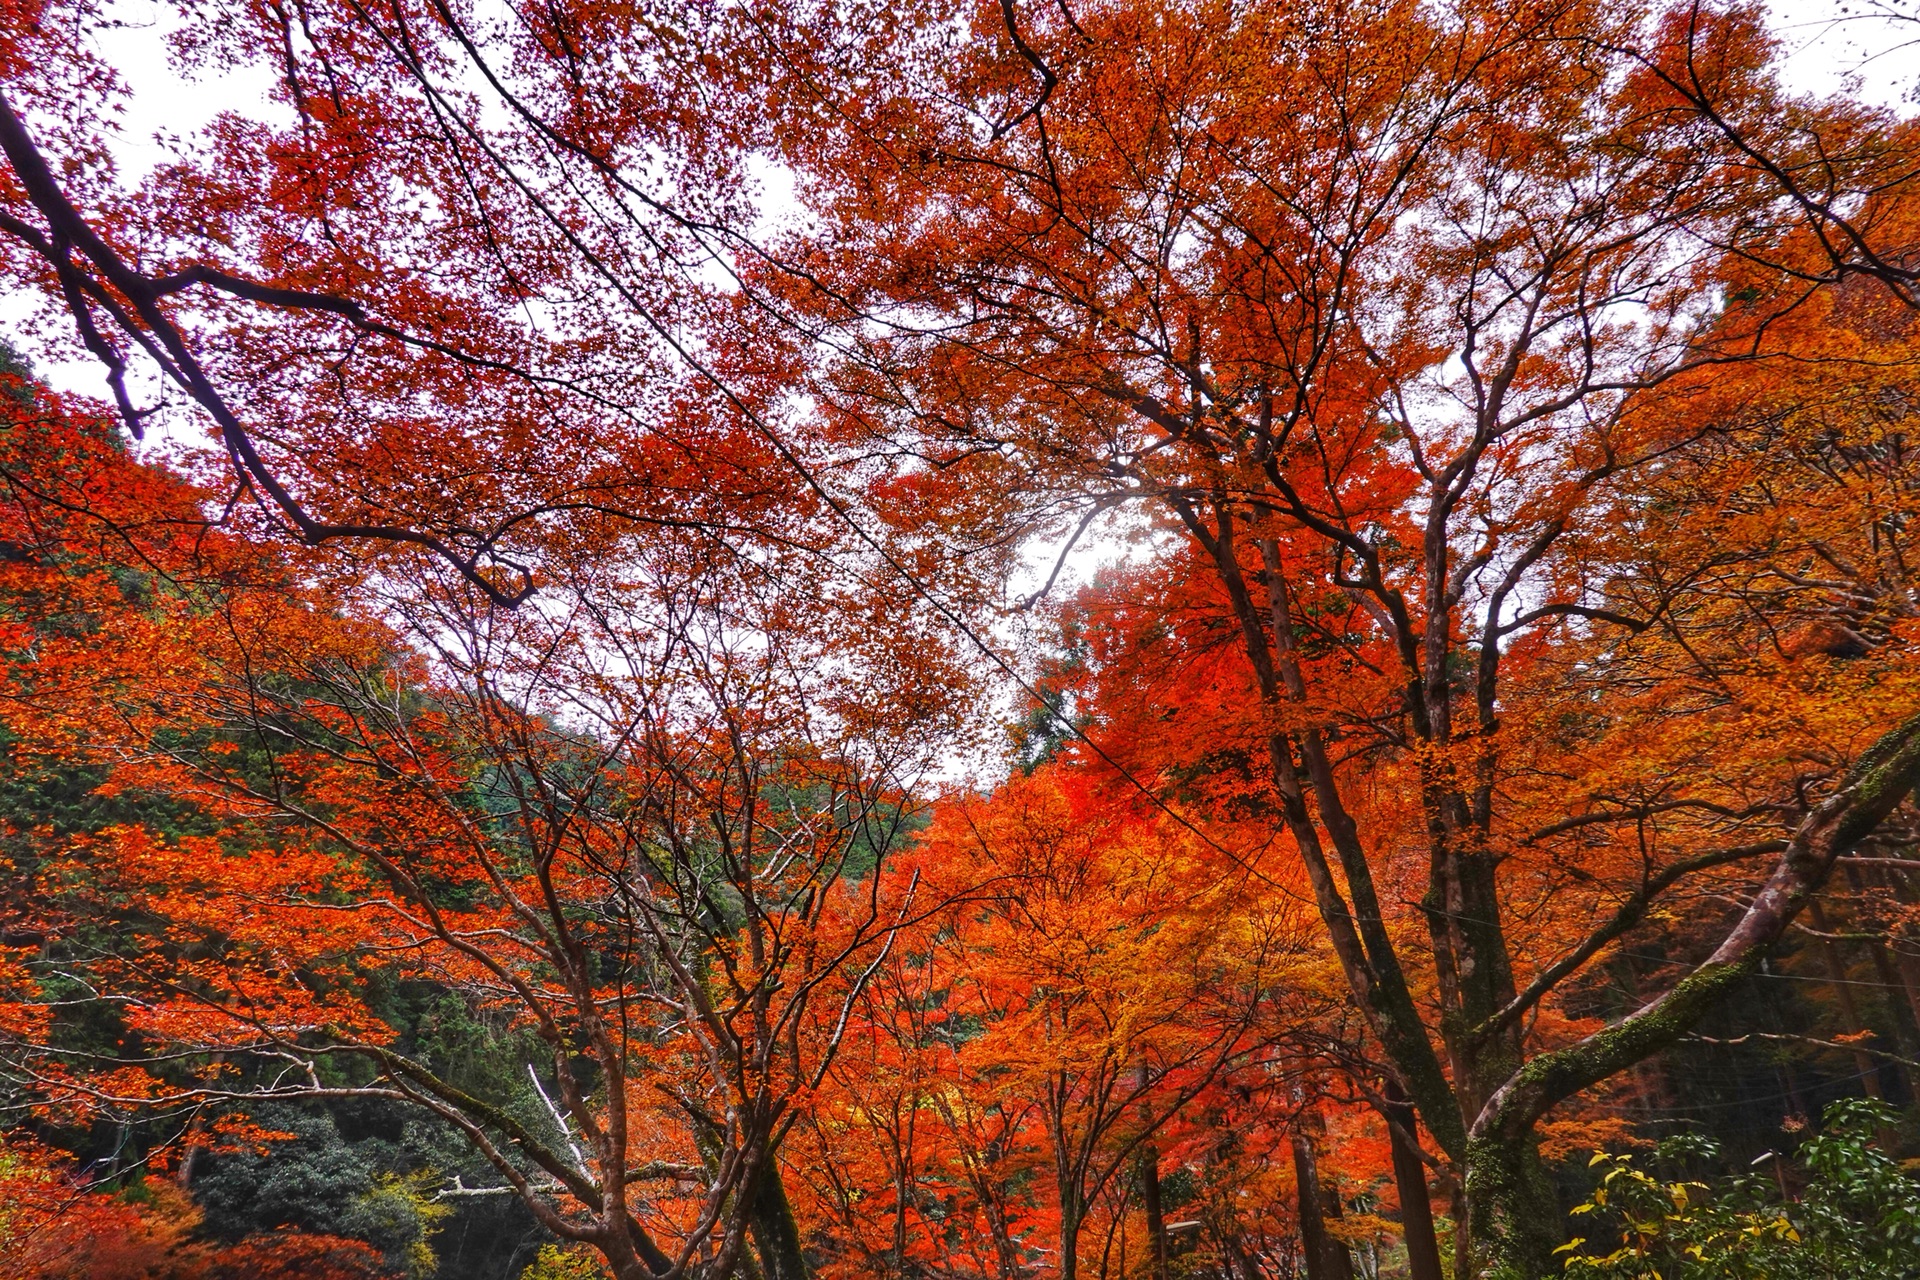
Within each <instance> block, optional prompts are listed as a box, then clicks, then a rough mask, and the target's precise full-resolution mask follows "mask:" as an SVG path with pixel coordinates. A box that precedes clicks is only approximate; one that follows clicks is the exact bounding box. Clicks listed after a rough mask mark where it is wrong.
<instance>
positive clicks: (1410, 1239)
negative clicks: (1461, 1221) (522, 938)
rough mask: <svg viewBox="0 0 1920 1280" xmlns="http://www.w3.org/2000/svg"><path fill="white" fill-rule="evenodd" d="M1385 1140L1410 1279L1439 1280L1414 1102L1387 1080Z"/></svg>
mask: <svg viewBox="0 0 1920 1280" xmlns="http://www.w3.org/2000/svg"><path fill="white" fill-rule="evenodd" d="M1386 1102H1387V1112H1386V1119H1387V1141H1388V1142H1389V1144H1390V1145H1391V1146H1392V1149H1393V1181H1394V1185H1395V1186H1396V1187H1397V1188H1399V1191H1400V1227H1401V1230H1402V1231H1403V1232H1404V1233H1405V1234H1406V1238H1407V1275H1408V1277H1409V1280H1442V1278H1443V1276H1444V1275H1445V1273H1444V1272H1443V1271H1442V1270H1441V1269H1440V1241H1439V1238H1438V1237H1437V1236H1435V1235H1434V1231H1433V1202H1432V1200H1431V1199H1430V1198H1429V1196H1428V1192H1427V1163H1426V1161H1424V1160H1422V1159H1421V1158H1420V1142H1419V1138H1418V1136H1417V1135H1418V1134H1419V1132H1420V1131H1419V1129H1418V1127H1417V1126H1418V1123H1419V1122H1418V1121H1417V1120H1416V1119H1415V1117H1414V1110H1413V1104H1412V1103H1410V1102H1408V1101H1407V1100H1406V1097H1405V1095H1404V1094H1402V1092H1401V1091H1400V1089H1399V1087H1398V1086H1396V1085H1395V1084H1394V1083H1393V1082H1392V1081H1388V1082H1387V1087H1386Z"/></svg>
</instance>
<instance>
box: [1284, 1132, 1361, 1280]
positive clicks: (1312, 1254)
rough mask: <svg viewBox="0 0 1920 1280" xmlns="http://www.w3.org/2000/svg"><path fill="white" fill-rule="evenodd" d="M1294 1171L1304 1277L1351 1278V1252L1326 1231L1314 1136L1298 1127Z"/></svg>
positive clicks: (1319, 1279) (1318, 1279) (1323, 1279)
mask: <svg viewBox="0 0 1920 1280" xmlns="http://www.w3.org/2000/svg"><path fill="white" fill-rule="evenodd" d="M1293 1174H1294V1181H1295V1182H1296V1184H1297V1185H1298V1187H1299V1192H1300V1247H1301V1251H1302V1252H1303V1253H1305V1254H1306V1255H1307V1280H1353V1257H1352V1255H1350V1254H1349V1253H1348V1252H1347V1246H1346V1245H1345V1244H1344V1243H1342V1242H1341V1241H1339V1240H1337V1239H1335V1238H1334V1237H1333V1236H1332V1235H1330V1234H1329V1233H1328V1231H1327V1223H1326V1213H1325V1204H1326V1198H1325V1195H1324V1194H1323V1193H1322V1191H1321V1189H1320V1165H1319V1162H1318V1161H1317V1160H1316V1159H1315V1158H1314V1154H1313V1139H1312V1138H1310V1137H1308V1136H1307V1135H1306V1134H1305V1133H1302V1132H1300V1131H1299V1130H1298V1129H1296V1130H1295V1131H1294V1134H1293Z"/></svg>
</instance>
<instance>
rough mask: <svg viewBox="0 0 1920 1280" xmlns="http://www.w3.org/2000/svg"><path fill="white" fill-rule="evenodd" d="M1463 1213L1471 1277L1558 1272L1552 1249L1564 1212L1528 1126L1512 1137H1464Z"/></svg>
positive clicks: (1522, 1279)
mask: <svg viewBox="0 0 1920 1280" xmlns="http://www.w3.org/2000/svg"><path fill="white" fill-rule="evenodd" d="M1467 1214H1468V1221H1467V1224H1466V1227H1467V1232H1468V1238H1469V1240H1470V1241H1471V1253H1470V1257H1471V1259H1472V1275H1473V1277H1474V1280H1543V1277H1547V1276H1557V1275H1559V1274H1560V1272H1561V1270H1562V1267H1561V1265H1560V1259H1559V1258H1558V1257H1557V1256H1556V1255H1555V1254H1554V1250H1555V1249H1557V1248H1559V1247H1560V1244H1561V1243H1562V1241H1563V1240H1564V1238H1565V1231H1564V1230H1563V1228H1564V1226H1565V1223H1566V1215H1565V1214H1564V1213H1563V1212H1562V1210H1561V1208H1560V1202H1559V1198H1558V1197H1557V1196H1556V1195H1555V1194H1554V1190H1553V1184H1552V1182H1550V1181H1549V1180H1548V1178H1547V1171H1546V1169H1545V1167H1544V1166H1542V1165H1541V1163H1540V1152H1539V1149H1538V1147H1537V1146H1536V1144H1535V1141H1534V1138H1533V1134H1532V1132H1531V1130H1529V1132H1528V1133H1526V1134H1525V1135H1524V1136H1522V1137H1520V1138H1518V1139H1508V1138H1490V1137H1485V1136H1475V1137H1474V1138H1472V1139H1470V1140H1469V1141H1468V1145H1467ZM1457 1229H1458V1228H1457V1227H1456V1230H1457Z"/></svg>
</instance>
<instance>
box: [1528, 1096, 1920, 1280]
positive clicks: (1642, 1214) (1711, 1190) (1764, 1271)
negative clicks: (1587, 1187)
mask: <svg viewBox="0 0 1920 1280" xmlns="http://www.w3.org/2000/svg"><path fill="white" fill-rule="evenodd" d="M1894 1119H1895V1115H1894V1112H1893V1111H1892V1110H1891V1109H1890V1108H1888V1107H1887V1106H1886V1105H1884V1104H1883V1103H1879V1102H1870V1101H1865V1100H1861V1099H1849V1100H1847V1101H1843V1102H1837V1103H1835V1104H1834V1105H1833V1106H1831V1107H1829V1108H1828V1109H1827V1114H1826V1125H1825V1127H1824V1128H1823V1129H1822V1131H1821V1132H1820V1133H1819V1134H1817V1135H1816V1136H1814V1137H1811V1138H1808V1139H1807V1140H1806V1141H1805V1142H1803V1143H1802V1144H1801V1145H1800V1149H1799V1151H1798V1152H1797V1153H1796V1155H1795V1157H1794V1160H1793V1164H1792V1176H1791V1177H1790V1178H1789V1179H1786V1180H1785V1181H1787V1182H1789V1183H1791V1184H1794V1185H1797V1186H1799V1187H1800V1190H1799V1192H1798V1195H1797V1197H1792V1198H1790V1197H1789V1196H1787V1195H1786V1194H1784V1193H1783V1191H1782V1186H1781V1181H1780V1180H1776V1176H1775V1174H1776V1173H1777V1171H1776V1170H1775V1169H1773V1168H1772V1167H1771V1166H1772V1165H1773V1162H1774V1161H1775V1160H1776V1159H1780V1158H1781V1157H1777V1156H1774V1155H1772V1154H1769V1155H1767V1156H1764V1157H1762V1158H1761V1159H1760V1160H1758V1161H1756V1162H1755V1163H1754V1165H1753V1167H1752V1169H1751V1170H1749V1171H1748V1172H1745V1173H1741V1174H1738V1175H1735V1176H1732V1177H1729V1178H1725V1179H1722V1180H1719V1181H1718V1182H1716V1183H1715V1184H1713V1185H1708V1184H1706V1183H1701V1182H1689V1181H1675V1182H1669V1181H1665V1180H1663V1179H1661V1178H1659V1177H1656V1176H1655V1175H1654V1174H1652V1173H1649V1172H1647V1171H1646V1170H1645V1169H1643V1168H1641V1167H1639V1165H1637V1164H1636V1163H1635V1161H1634V1159H1633V1157H1631V1156H1625V1155H1609V1154H1607V1153H1605V1152H1601V1153H1599V1154H1597V1155H1595V1156H1594V1158H1593V1161H1592V1165H1593V1167H1595V1168H1604V1170H1605V1172H1604V1173H1602V1174H1601V1176H1600V1182H1599V1185H1598V1186H1597V1187H1596V1188H1595V1189H1594V1192H1593V1194H1592V1196H1591V1197H1590V1198H1589V1199H1588V1201H1587V1202H1586V1203H1585V1204H1582V1205H1580V1206H1578V1207H1577V1208H1575V1209H1574V1210H1573V1213H1574V1220H1575V1222H1576V1223H1578V1224H1580V1227H1579V1228H1576V1229H1585V1230H1586V1231H1587V1232H1588V1234H1587V1235H1586V1236H1581V1237H1577V1238H1576V1239H1574V1240H1572V1241H1570V1242H1569V1243H1567V1244H1565V1245H1563V1246H1561V1249H1560V1252H1562V1253H1563V1254H1565V1255H1566V1274H1567V1275H1568V1276H1569V1277H1575V1278H1577V1280H1722V1278H1725V1280H1749V1278H1751V1280H1915V1278H1916V1277H1920V1176H1916V1173H1915V1171H1914V1170H1913V1169H1912V1168H1910V1167H1907V1166H1905V1165H1903V1164H1902V1163H1901V1162H1899V1161H1897V1160H1895V1159H1894V1158H1893V1157H1892V1156H1891V1155H1889V1154H1888V1153H1887V1152H1885V1151H1884V1150H1882V1149H1881V1148H1880V1146H1879V1145H1878V1144H1877V1143H1876V1141H1875V1135H1876V1134H1877V1133H1879V1132H1882V1131H1884V1130H1885V1129H1886V1128H1888V1127H1889V1126H1890V1125H1891V1124H1892V1123H1893V1121H1894ZM1717 1154H1718V1151H1717V1149H1716V1148H1715V1147H1714V1145H1713V1144H1712V1143H1711V1142H1708V1141H1707V1140H1706V1139H1704V1138H1697V1137H1692V1136H1687V1137H1681V1138H1674V1139H1669V1140H1668V1141H1667V1142H1664V1143H1662V1144H1661V1145H1660V1147H1659V1148H1658V1149H1657V1150H1656V1152H1655V1155H1654V1161H1653V1163H1654V1164H1655V1165H1656V1166H1659V1165H1662V1164H1670V1163H1673V1162H1675V1161H1678V1160H1680V1159H1684V1158H1687V1157H1695V1158H1712V1157H1714V1156H1716V1155H1717ZM1609 1242H1610V1243H1609Z"/></svg>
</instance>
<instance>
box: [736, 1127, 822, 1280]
mask: <svg viewBox="0 0 1920 1280" xmlns="http://www.w3.org/2000/svg"><path fill="white" fill-rule="evenodd" d="M747 1215H748V1216H747V1227H748V1230H749V1231H750V1232H751V1233H752V1235H753V1248H754V1252H756V1253H758V1254H759V1255H760V1273H761V1275H762V1276H764V1277H765V1280H807V1262H806V1258H805V1256H804V1255H803V1254H802V1252H801V1249H800V1224H799V1223H798V1222H796V1221H795V1220H794V1216H793V1205H792V1203H791V1202H789V1201H788V1199H787V1188H786V1184H785V1183H784V1182H782V1181H781V1180H780V1167H779V1164H778V1163H777V1162H776V1161H775V1159H774V1157H773V1156H772V1154H769V1155H768V1156H767V1163H766V1165H765V1166H764V1167H763V1168H762V1169H761V1170H760V1175H759V1177H758V1178H756V1179H755V1180H754V1184H753V1188H752V1196H751V1200H750V1202H749V1204H748V1207H747Z"/></svg>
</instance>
